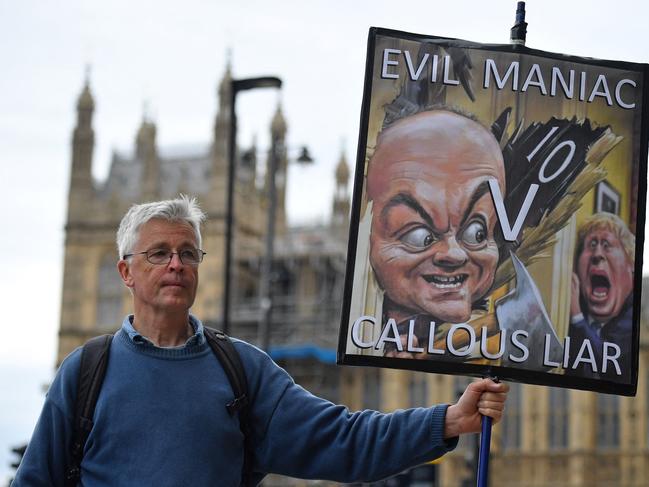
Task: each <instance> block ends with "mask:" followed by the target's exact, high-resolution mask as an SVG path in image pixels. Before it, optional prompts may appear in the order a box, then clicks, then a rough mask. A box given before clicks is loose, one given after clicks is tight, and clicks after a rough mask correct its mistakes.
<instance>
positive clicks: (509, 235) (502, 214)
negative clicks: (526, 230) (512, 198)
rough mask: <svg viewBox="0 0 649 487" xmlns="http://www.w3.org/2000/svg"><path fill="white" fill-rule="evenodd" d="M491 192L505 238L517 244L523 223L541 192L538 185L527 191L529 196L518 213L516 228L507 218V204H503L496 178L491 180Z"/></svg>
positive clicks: (533, 185) (531, 185)
mask: <svg viewBox="0 0 649 487" xmlns="http://www.w3.org/2000/svg"><path fill="white" fill-rule="evenodd" d="M489 190H490V191H491V199H492V200H493V202H494V206H495V207H496V213H497V214H498V222H499V223H500V228H501V229H502V231H503V237H504V238H505V240H507V241H508V242H515V241H516V238H517V237H518V234H519V233H520V231H521V227H522V226H523V222H524V221H525V218H526V217H527V214H528V213H529V211H530V207H531V206H532V202H533V201H534V196H536V192H537V191H538V190H539V185H538V184H530V189H528V190H527V196H525V201H523V206H522V207H521V210H520V211H519V212H518V216H517V217H516V221H515V222H514V228H512V227H511V226H510V224H509V218H508V217H507V211H506V210H505V204H504V203H503V195H502V193H501V192H500V186H498V181H497V180H496V178H490V179H489Z"/></svg>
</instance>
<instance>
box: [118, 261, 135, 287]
mask: <svg viewBox="0 0 649 487" xmlns="http://www.w3.org/2000/svg"><path fill="white" fill-rule="evenodd" d="M117 272H119V276H120V277H121V278H122V281H123V282H124V285H126V287H128V288H132V287H133V286H135V283H134V282H133V275H132V274H131V266H130V264H129V262H128V261H127V260H126V259H122V260H120V261H119V262H118V263H117Z"/></svg>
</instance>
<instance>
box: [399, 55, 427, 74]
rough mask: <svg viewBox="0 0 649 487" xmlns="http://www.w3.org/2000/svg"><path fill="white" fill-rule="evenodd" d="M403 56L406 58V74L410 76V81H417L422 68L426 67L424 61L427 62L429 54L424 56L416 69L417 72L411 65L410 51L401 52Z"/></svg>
mask: <svg viewBox="0 0 649 487" xmlns="http://www.w3.org/2000/svg"><path fill="white" fill-rule="evenodd" d="M403 54H404V56H405V57H406V66H407V67H408V74H409V75H410V79H411V80H413V81H417V80H418V79H419V76H420V75H421V72H422V71H423V70H424V66H425V65H426V61H428V58H429V57H430V54H428V53H426V54H424V57H423V58H422V60H421V63H420V64H419V66H418V67H417V71H415V67H414V66H413V65H412V57H411V56H410V51H403Z"/></svg>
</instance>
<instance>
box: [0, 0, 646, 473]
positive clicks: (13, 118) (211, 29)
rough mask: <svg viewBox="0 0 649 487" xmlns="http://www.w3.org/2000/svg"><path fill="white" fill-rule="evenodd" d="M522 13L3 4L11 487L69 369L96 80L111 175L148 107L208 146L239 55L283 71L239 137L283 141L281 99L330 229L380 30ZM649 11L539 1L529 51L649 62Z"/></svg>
mask: <svg viewBox="0 0 649 487" xmlns="http://www.w3.org/2000/svg"><path fill="white" fill-rule="evenodd" d="M515 10H516V2H515V1H509V0H507V1H505V0H494V1H490V2H484V1H475V2H473V1H469V0H454V1H452V2H440V1H437V2H435V1H431V0H426V1H419V0H411V1H409V2H394V1H383V0H372V1H364V0H361V1H354V2H349V1H340V0H328V1H326V2H325V1H321V0H312V1H309V2H305V1H293V0H289V1H280V2H269V1H267V0H266V1H261V0H260V1H257V0H239V1H237V2H232V1H228V2H226V1H211V2H210V1H200V0H186V1H184V2H182V3H179V2H167V1H160V0H158V1H137V0H128V1H125V0H113V1H111V2H83V1H81V0H70V1H66V2H48V1H37V0H23V1H20V2H14V1H10V0H0V36H2V42H0V63H2V64H1V66H2V69H0V107H1V108H0V198H1V199H2V202H1V207H2V208H4V210H5V211H4V214H5V217H4V222H5V223H4V231H3V236H2V239H0V249H1V250H2V253H1V254H0V255H2V256H3V257H4V262H3V264H4V279H2V280H1V281H0V296H1V299H2V304H3V309H4V310H5V311H4V313H5V320H4V323H3V325H2V328H0V391H2V393H1V394H0V486H2V485H4V483H5V481H6V478H7V476H8V475H9V473H10V471H9V468H8V464H9V461H10V456H9V448H10V447H12V446H16V445H19V444H21V443H24V442H25V441H27V440H28V438H29V436H30V434H31V431H32V429H33V426H34V424H35V421H36V419H37V416H38V412H39V410H40V407H41V405H42V401H43V388H44V386H45V385H46V384H47V383H48V382H49V381H50V380H51V379H52V377H53V373H54V369H53V366H54V361H55V353H56V346H57V341H56V340H57V328H58V324H59V312H60V300H61V282H62V262H63V241H64V225H65V213H66V209H67V208H66V199H67V188H68V181H69V171H70V140H71V132H72V129H73V127H74V124H75V117H76V113H75V104H76V100H77V97H78V95H79V93H80V92H81V89H82V87H83V84H84V79H85V78H86V76H88V79H89V82H90V87H91V90H92V93H93V96H94V98H95V106H96V109H95V116H94V121H93V125H94V129H95V138H96V144H95V151H94V160H93V175H94V176H95V178H96V179H98V180H102V179H103V178H105V176H106V174H107V170H108V165H109V161H110V157H111V153H112V151H113V150H118V151H122V152H127V151H130V150H131V149H132V146H133V142H134V138H135V133H136V130H137V128H138V126H139V124H140V122H141V120H142V117H143V114H144V111H145V110H146V113H147V114H148V116H149V117H150V118H152V119H153V120H154V121H155V122H156V124H157V128H158V136H157V137H158V138H157V141H158V146H159V147H160V148H161V149H162V150H163V151H164V149H165V148H171V149H173V148H177V147H179V146H182V147H185V146H206V145H207V144H208V143H209V142H210V140H211V133H212V126H213V122H214V116H215V114H216V108H217V98H216V91H217V87H218V83H219V80H220V79H221V77H222V75H223V72H224V69H225V66H226V64H227V59H228V53H230V54H229V56H230V59H231V64H232V70H233V74H234V76H235V77H237V78H244V77H254V76H264V75H273V76H278V77H280V78H281V79H282V80H283V83H284V84H283V88H282V90H281V93H278V92H277V91H275V90H258V91H255V92H250V93H245V94H242V95H240V97H239V98H238V101H237V113H238V117H239V124H240V128H239V137H238V142H239V144H241V145H248V144H250V143H251V141H252V140H253V138H255V137H256V140H257V146H258V148H259V149H262V150H263V149H264V148H267V147H268V139H269V137H268V132H269V124H270V119H271V117H272V114H273V112H274V110H275V108H276V106H277V104H278V102H281V104H282V107H283V112H284V115H285V118H286V120H287V123H288V135H287V139H288V146H289V148H297V147H298V146H300V145H302V144H306V145H308V147H309V149H310V151H311V153H312V155H313V156H314V159H315V160H316V162H315V164H314V165H312V166H310V167H297V166H296V167H291V169H290V172H289V176H288V182H287V184H288V196H287V197H288V203H287V205H288V212H289V221H290V222H292V223H294V224H301V223H307V222H315V221H325V220H326V219H327V218H328V215H329V208H330V206H331V197H332V193H333V172H334V169H335V165H336V163H337V161H338V160H339V158H340V156H341V154H343V153H344V154H345V156H346V157H347V160H348V161H349V162H350V164H351V165H352V167H353V164H354V160H355V152H356V141H357V137H358V125H359V117H360V107H361V97H362V92H363V75H364V69H365V54H366V42H367V32H368V28H369V27H370V26H378V27H387V28H393V29H398V30H404V31H408V32H415V33H421V34H431V35H437V36H447V37H455V38H462V39H467V40H472V41H476V42H484V43H507V42H508V41H509V29H510V27H511V26H512V25H513V22H514V14H515ZM648 10H649V7H647V5H646V3H645V2H641V1H639V0H638V1H631V0H617V1H616V2H614V3H612V2H610V1H599V0H595V1H593V0H590V1H586V0H583V1H572V2H567V1H565V0H562V1H555V0H533V1H528V2H527V22H528V23H529V26H528V35H527V45H528V47H532V48H536V49H542V50H546V51H554V52H563V53H566V54H574V55H580V56H588V57H595V58H601V59H615V60H624V61H633V62H645V63H646V62H649V51H647V48H646V46H647V36H646V32H647V28H646V19H647V18H648V17H647V13H648ZM145 107H146V109H145Z"/></svg>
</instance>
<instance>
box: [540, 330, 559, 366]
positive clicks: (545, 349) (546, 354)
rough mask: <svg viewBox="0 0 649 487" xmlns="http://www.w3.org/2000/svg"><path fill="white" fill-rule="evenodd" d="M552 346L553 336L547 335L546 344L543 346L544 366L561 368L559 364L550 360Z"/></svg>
mask: <svg viewBox="0 0 649 487" xmlns="http://www.w3.org/2000/svg"><path fill="white" fill-rule="evenodd" d="M550 345H551V335H550V334H549V333H546V334H545V343H544V345H543V365H545V366H547V367H552V368H554V367H559V362H553V361H552V360H550V357H549V355H550Z"/></svg>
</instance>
